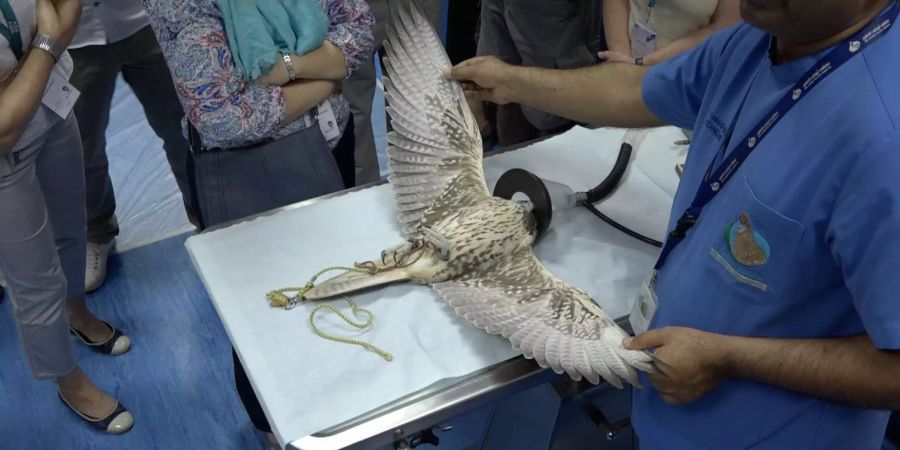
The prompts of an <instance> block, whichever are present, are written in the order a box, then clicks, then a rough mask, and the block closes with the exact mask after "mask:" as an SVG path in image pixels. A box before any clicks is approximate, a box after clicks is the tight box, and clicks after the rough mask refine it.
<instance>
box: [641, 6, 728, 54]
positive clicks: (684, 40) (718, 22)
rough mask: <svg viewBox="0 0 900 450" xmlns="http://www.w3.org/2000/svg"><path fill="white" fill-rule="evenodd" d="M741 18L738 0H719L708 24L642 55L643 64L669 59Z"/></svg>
mask: <svg viewBox="0 0 900 450" xmlns="http://www.w3.org/2000/svg"><path fill="white" fill-rule="evenodd" d="M739 20H741V2H740V0H719V4H718V6H716V11H715V13H713V16H712V18H711V19H710V22H709V25H707V26H705V27H703V28H700V29H698V30H695V31H692V32H690V33H688V34H687V35H685V36H682V37H681V38H679V39H677V40H675V41H672V42H671V43H669V45H667V46H665V47H663V48H660V49H658V50H656V51H655V52H653V53H650V54H648V55H646V56H644V64H646V65H652V64H659V63H661V62H663V61H666V60H669V59H671V58H673V57H675V56H677V55H679V54H681V53H682V52H685V51H687V50H690V49H692V48H694V47H696V46H698V45H700V43H702V42H703V41H705V40H706V39H708V38H709V37H710V36H711V35H712V34H713V33H715V32H717V31H719V30H722V29H724V28H727V27H730V26H732V25H734V24H735V23H737V22H738V21H739Z"/></svg>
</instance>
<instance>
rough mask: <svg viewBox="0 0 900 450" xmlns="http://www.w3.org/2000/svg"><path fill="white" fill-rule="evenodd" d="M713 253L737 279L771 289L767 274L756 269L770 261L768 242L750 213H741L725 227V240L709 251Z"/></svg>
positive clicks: (759, 287)
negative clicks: (766, 277) (758, 229)
mask: <svg viewBox="0 0 900 450" xmlns="http://www.w3.org/2000/svg"><path fill="white" fill-rule="evenodd" d="M710 254H711V255H712V257H713V258H714V259H715V260H716V261H717V262H718V263H719V264H721V265H722V267H724V268H725V270H726V271H728V273H729V274H730V275H731V276H732V277H734V279H735V280H737V281H739V282H741V283H744V284H747V285H749V286H753V287H755V288H757V289H760V290H762V291H766V290H768V285H767V284H766V283H765V282H764V281H763V280H764V279H765V278H764V277H763V276H762V273H760V272H759V270H757V268H760V267H761V266H765V265H766V263H768V262H769V256H770V255H771V249H770V248H769V243H768V242H767V241H766V239H765V238H764V237H763V236H762V234H760V233H759V232H758V231H757V230H755V229H754V228H753V223H752V222H751V221H750V216H749V215H748V214H747V213H741V215H740V216H739V217H738V220H736V221H734V222H732V223H731V224H729V225H728V226H727V227H726V228H725V240H724V242H722V244H720V245H718V246H716V247H715V248H713V249H712V250H711V251H710Z"/></svg>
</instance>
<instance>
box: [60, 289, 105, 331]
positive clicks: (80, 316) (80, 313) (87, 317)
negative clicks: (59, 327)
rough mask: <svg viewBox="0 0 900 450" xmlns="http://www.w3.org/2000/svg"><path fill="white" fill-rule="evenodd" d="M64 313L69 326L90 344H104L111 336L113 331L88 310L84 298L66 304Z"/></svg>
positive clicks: (71, 300) (77, 298)
mask: <svg viewBox="0 0 900 450" xmlns="http://www.w3.org/2000/svg"><path fill="white" fill-rule="evenodd" d="M66 313H68V315H69V325H71V326H72V328H74V329H76V330H78V331H80V332H81V333H82V334H84V335H85V336H87V337H88V339H90V340H91V342H104V341H106V340H107V339H109V338H110V336H112V333H113V331H112V330H111V329H110V328H109V327H107V326H106V325H105V324H104V323H103V322H101V321H100V319H98V318H97V316H95V315H94V313H92V312H91V311H90V310H89V309H88V307H87V302H85V300H84V296H81V297H76V298H73V299H70V300H69V301H68V302H66Z"/></svg>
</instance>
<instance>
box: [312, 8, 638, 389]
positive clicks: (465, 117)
mask: <svg viewBox="0 0 900 450" xmlns="http://www.w3.org/2000/svg"><path fill="white" fill-rule="evenodd" d="M385 50H386V58H385V60H384V62H385V67H386V70H387V72H388V74H389V76H390V78H385V79H384V85H385V90H386V99H387V102H388V105H389V106H388V108H387V111H388V114H389V115H390V118H391V125H392V126H393V131H391V132H390V133H389V134H388V143H389V148H388V150H387V154H388V157H389V158H390V161H389V166H390V173H391V176H390V184H391V187H392V188H393V192H394V199H395V202H396V206H397V209H398V210H399V216H398V220H399V222H400V225H401V227H402V229H403V233H404V234H405V235H406V237H407V241H406V242H404V243H403V244H401V245H399V246H397V247H394V248H391V249H388V250H385V251H384V252H382V254H381V257H380V258H377V259H376V260H375V261H370V262H365V263H357V264H356V266H355V269H356V270H353V271H350V272H347V273H345V274H342V275H339V276H337V277H334V278H332V279H330V280H327V281H325V282H323V283H322V284H320V285H318V286H315V287H313V288H312V289H311V290H309V291H307V292H306V293H305V294H304V295H303V299H304V300H317V299H324V298H330V297H334V296H338V295H343V294H347V293H350V292H354V291H357V290H361V289H367V288H372V287H375V286H380V285H384V284H388V283H395V282H402V281H412V282H415V283H419V284H426V285H430V286H432V287H433V288H434V290H435V291H436V292H437V293H438V294H439V295H440V297H442V298H443V299H444V300H445V301H446V302H447V303H448V304H449V305H450V306H451V307H452V308H453V309H454V310H455V311H456V313H457V314H459V315H460V316H462V317H464V318H465V319H466V320H468V321H469V322H471V323H473V324H474V325H475V326H476V327H478V328H481V329H483V330H485V331H487V332H488V333H491V334H500V335H502V336H503V337H504V338H506V339H508V340H509V341H510V342H511V343H512V345H513V346H514V348H516V350H518V351H521V352H522V354H523V355H524V356H525V357H526V358H529V359H534V360H535V361H537V363H538V364H539V365H540V366H542V367H550V368H552V369H553V370H554V371H555V372H556V373H559V374H562V373H564V372H565V373H568V375H569V376H571V377H572V378H573V379H575V380H581V379H582V378H585V379H587V380H589V381H590V382H592V383H594V384H597V383H599V382H600V379H601V378H602V379H605V380H606V381H607V382H609V383H610V384H612V385H614V386H616V387H619V388H621V387H622V382H621V379H625V380H627V381H628V382H630V383H632V384H635V385H637V383H638V382H637V376H636V371H635V368H637V369H641V370H644V371H650V370H652V365H651V361H652V357H651V356H650V355H648V354H647V353H645V352H640V351H631V350H626V349H625V348H624V347H623V346H622V341H623V339H624V338H625V337H626V336H627V335H626V333H625V332H624V331H623V330H622V329H621V328H620V327H619V326H618V325H616V323H615V322H614V321H612V320H611V319H610V318H609V316H607V314H606V313H605V312H604V311H603V310H602V309H601V308H600V307H599V306H598V305H597V304H596V303H595V302H594V301H593V299H591V297H590V296H589V295H588V294H587V293H585V292H584V291H582V290H580V289H577V288H575V287H573V286H570V285H568V284H566V283H564V282H563V281H561V280H560V279H558V278H556V277H555V276H554V275H553V274H551V273H550V272H549V271H548V270H547V269H546V268H544V266H543V265H541V263H540V261H538V259H537V258H536V257H535V255H534V252H533V251H532V245H533V244H534V241H535V238H536V235H537V228H536V223H535V219H534V217H533V216H532V214H531V212H530V210H529V208H528V207H527V206H526V205H525V204H522V203H519V202H515V201H509V200H505V199H501V198H497V197H493V196H491V194H490V193H489V192H488V188H487V184H486V182H485V179H484V172H483V170H482V166H481V163H482V161H481V153H482V146H481V136H480V133H479V130H478V126H477V125H476V122H475V118H474V116H473V115H472V113H471V112H470V110H469V108H468V105H467V104H466V101H465V97H464V94H463V91H462V88H461V87H460V86H459V84H457V83H456V82H452V81H448V80H447V79H445V77H444V73H445V72H446V71H447V70H449V69H450V67H451V64H450V60H449V58H448V57H447V55H446V53H445V52H444V49H443V47H442V46H441V43H440V41H439V40H438V38H437V35H436V34H435V33H434V30H433V29H432V28H431V25H430V24H429V23H428V22H427V20H426V19H425V18H424V15H423V14H422V12H421V10H419V9H418V8H417V7H413V8H412V9H409V10H408V9H399V10H397V11H395V19H394V21H393V25H392V27H391V28H390V29H389V30H388V40H387V41H386V42H385Z"/></svg>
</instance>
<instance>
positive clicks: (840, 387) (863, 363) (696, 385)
mask: <svg viewBox="0 0 900 450" xmlns="http://www.w3.org/2000/svg"><path fill="white" fill-rule="evenodd" d="M625 348H627V349H631V350H643V349H655V352H654V355H655V356H656V359H657V360H658V362H657V364H656V367H657V372H656V373H654V374H649V375H648V377H649V378H650V381H651V383H653V387H654V388H655V389H656V390H657V391H658V392H659V395H660V397H661V398H662V399H663V400H664V401H666V402H667V403H670V404H673V405H679V404H685V403H689V402H693V401H695V400H697V399H699V398H701V397H702V396H704V395H706V394H707V393H709V392H711V391H712V390H713V389H715V388H716V387H717V386H718V385H719V384H720V383H721V382H722V381H724V380H727V379H740V380H748V381H755V382H759V383H765V384H770V385H774V386H778V387H781V388H784V389H789V390H792V391H796V392H801V393H804V394H807V395H811V396H815V397H819V398H822V399H825V400H829V401H834V402H839V403H844V404H848V405H852V406H856V407H860V408H869V409H900V377H898V376H897V373H900V353H898V352H896V351H887V350H879V349H877V348H876V347H875V345H873V342H872V340H871V339H870V338H869V337H868V336H867V335H865V334H861V335H857V336H851V337H846V338H837V339H769V338H749V337H739V336H727V335H722V334H715V333H707V332H704V331H700V330H695V329H691V328H678V327H670V328H661V329H658V330H651V331H648V332H646V333H643V334H641V335H638V336H636V337H634V338H633V339H630V340H626V344H625Z"/></svg>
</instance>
